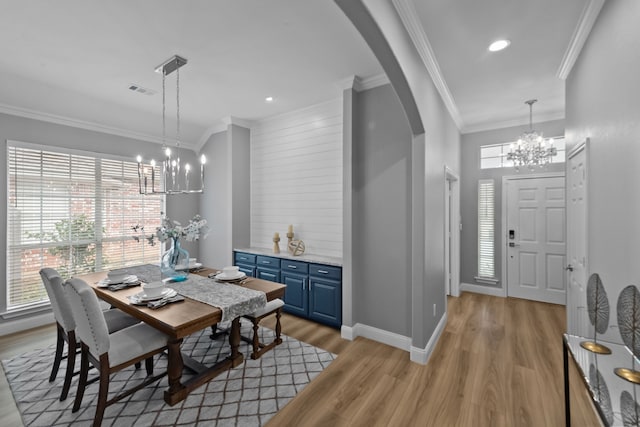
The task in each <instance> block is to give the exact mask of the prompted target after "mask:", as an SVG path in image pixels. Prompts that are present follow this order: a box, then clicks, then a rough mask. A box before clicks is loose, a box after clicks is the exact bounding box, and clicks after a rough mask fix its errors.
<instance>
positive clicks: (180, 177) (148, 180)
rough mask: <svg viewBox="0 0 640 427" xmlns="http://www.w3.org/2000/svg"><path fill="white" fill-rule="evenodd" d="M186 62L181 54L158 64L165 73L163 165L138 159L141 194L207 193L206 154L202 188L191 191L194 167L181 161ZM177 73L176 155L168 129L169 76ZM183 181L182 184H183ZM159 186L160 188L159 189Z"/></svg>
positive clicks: (202, 164) (163, 84)
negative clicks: (182, 78)
mask: <svg viewBox="0 0 640 427" xmlns="http://www.w3.org/2000/svg"><path fill="white" fill-rule="evenodd" d="M186 63H187V60H186V59H185V58H182V57H180V56H178V55H174V56H173V57H171V58H170V59H168V60H167V61H165V62H163V63H162V64H160V65H158V66H157V67H156V69H155V71H156V72H158V73H162V154H161V155H160V158H162V159H163V160H162V162H161V164H160V165H157V164H156V161H155V159H153V158H152V159H151V160H150V161H149V162H148V163H145V162H144V159H143V158H142V156H140V155H139V156H138V157H137V159H136V160H137V162H138V188H139V190H140V194H192V193H202V192H203V191H204V166H205V163H206V162H207V158H206V157H205V155H204V154H203V155H202V156H200V187H199V188H191V186H190V178H191V174H192V170H191V165H190V164H189V163H186V164H185V165H184V166H183V165H182V161H181V160H180V67H182V66H183V65H185V64H186ZM174 71H175V72H176V143H175V153H174V152H173V151H172V150H171V148H170V147H169V146H168V145H167V140H166V136H167V126H166V87H165V80H166V76H168V75H169V74H171V73H172V72H174ZM157 166H159V167H160V170H159V171H158V174H159V175H160V177H159V179H158V180H157V181H159V182H156V167H157ZM181 181H182V185H181ZM158 185H160V186H161V187H160V188H156V187H157V186H158Z"/></svg>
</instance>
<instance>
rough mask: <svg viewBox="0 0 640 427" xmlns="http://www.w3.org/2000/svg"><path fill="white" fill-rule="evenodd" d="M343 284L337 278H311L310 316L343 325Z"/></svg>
mask: <svg viewBox="0 0 640 427" xmlns="http://www.w3.org/2000/svg"><path fill="white" fill-rule="evenodd" d="M341 301H342V286H341V284H340V282H338V281H336V280H328V279H319V278H315V277H311V278H310V279H309V318H310V319H312V320H316V321H318V322H322V323H326V324H328V325H331V326H335V327H340V326H341V325H342V304H341Z"/></svg>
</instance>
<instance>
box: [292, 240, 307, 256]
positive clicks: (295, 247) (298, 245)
mask: <svg viewBox="0 0 640 427" xmlns="http://www.w3.org/2000/svg"><path fill="white" fill-rule="evenodd" d="M304 250H305V247H304V242H303V241H302V240H292V241H291V242H289V252H290V253H291V255H293V256H298V255H302V254H303V253H304Z"/></svg>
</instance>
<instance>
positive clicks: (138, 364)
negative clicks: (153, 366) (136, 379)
mask: <svg viewBox="0 0 640 427" xmlns="http://www.w3.org/2000/svg"><path fill="white" fill-rule="evenodd" d="M134 366H135V367H136V369H140V368H141V367H142V364H141V363H140V362H136V364H135V365H134Z"/></svg>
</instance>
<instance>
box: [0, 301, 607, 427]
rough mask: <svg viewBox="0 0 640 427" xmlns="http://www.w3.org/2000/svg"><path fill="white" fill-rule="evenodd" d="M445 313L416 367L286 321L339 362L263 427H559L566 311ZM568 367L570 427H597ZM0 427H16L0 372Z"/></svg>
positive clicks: (520, 304)
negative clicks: (426, 354) (426, 355)
mask: <svg viewBox="0 0 640 427" xmlns="http://www.w3.org/2000/svg"><path fill="white" fill-rule="evenodd" d="M448 310H449V311H448V322H447V326H446V328H445V330H444V331H443V334H442V336H441V338H440V341H439V342H438V345H437V346H436V348H435V349H434V352H433V354H432V355H431V358H430V360H429V363H428V364H427V365H424V366H423V365H418V364H415V363H412V362H410V361H409V354H408V353H407V352H405V351H402V350H398V349H395V348H393V347H389V346H386V345H384V344H379V343H377V342H374V341H371V340H367V339H364V338H358V339H356V340H355V341H353V342H349V341H346V340H343V339H342V338H340V333H339V331H337V330H335V329H332V328H328V327H325V326H322V325H318V324H315V323H313V322H309V321H307V320H304V319H300V318H297V317H294V316H289V315H284V316H283V319H282V325H283V333H285V334H287V335H289V336H292V337H294V338H296V339H299V340H301V341H305V342H308V343H310V344H313V345H315V346H317V347H320V348H323V349H326V350H328V351H331V352H333V353H336V354H339V357H338V358H337V359H336V360H335V361H334V362H333V363H332V364H331V365H330V366H329V367H328V368H327V369H326V370H325V371H324V372H322V373H321V374H320V375H319V376H318V377H317V378H316V379H315V380H314V381H312V382H311V384H309V385H308V386H307V387H306V388H305V389H304V390H303V391H302V392H301V393H299V394H298V395H297V396H296V397H295V398H294V399H293V400H292V401H291V402H290V403H289V404H288V405H287V406H286V407H285V408H284V409H282V410H281V411H280V412H279V413H278V414H277V415H276V416H275V417H274V418H273V419H272V420H271V421H270V422H269V423H268V426H269V427H275V426H327V425H331V426H437V427H444V426H473V427H476V426H478V427H482V426H492V427H493V426H536V427H538V426H563V425H564V397H563V382H562V378H563V372H562V339H561V335H562V332H563V331H564V330H565V309H564V307H562V306H557V305H552V304H544V303H535V302H530V301H525V300H519V299H514V298H498V297H491V296H486V295H478V294H471V293H464V294H463V295H462V296H461V297H460V298H452V297H450V298H449V299H448ZM263 324H264V325H265V326H270V327H273V320H271V319H265V321H264V322H263ZM54 342H55V329H54V328H53V327H51V326H47V327H42V328H38V329H35V330H31V331H27V332H23V333H20V334H14V335H10V336H6V337H0V358H2V359H6V358H9V357H12V356H13V355H16V354H20V353H23V352H25V351H28V350H31V349H35V348H41V347H43V346H45V345H48V344H51V343H54ZM570 364H571V365H572V368H571V387H572V388H571V398H572V401H571V404H572V415H573V417H572V425H573V426H599V425H600V423H599V421H598V418H597V416H596V414H595V411H594V409H593V408H592V407H591V404H590V400H589V398H588V396H587V393H586V391H585V389H584V386H583V384H582V382H581V379H580V378H579V377H578V374H577V371H576V370H575V367H573V363H572V362H571V363H570ZM0 425H2V426H18V425H21V422H20V416H19V414H18V413H17V409H16V407H15V403H14V402H13V397H12V395H11V392H10V390H9V389H8V384H7V382H6V379H5V377H4V373H3V374H2V375H1V378H0Z"/></svg>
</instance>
